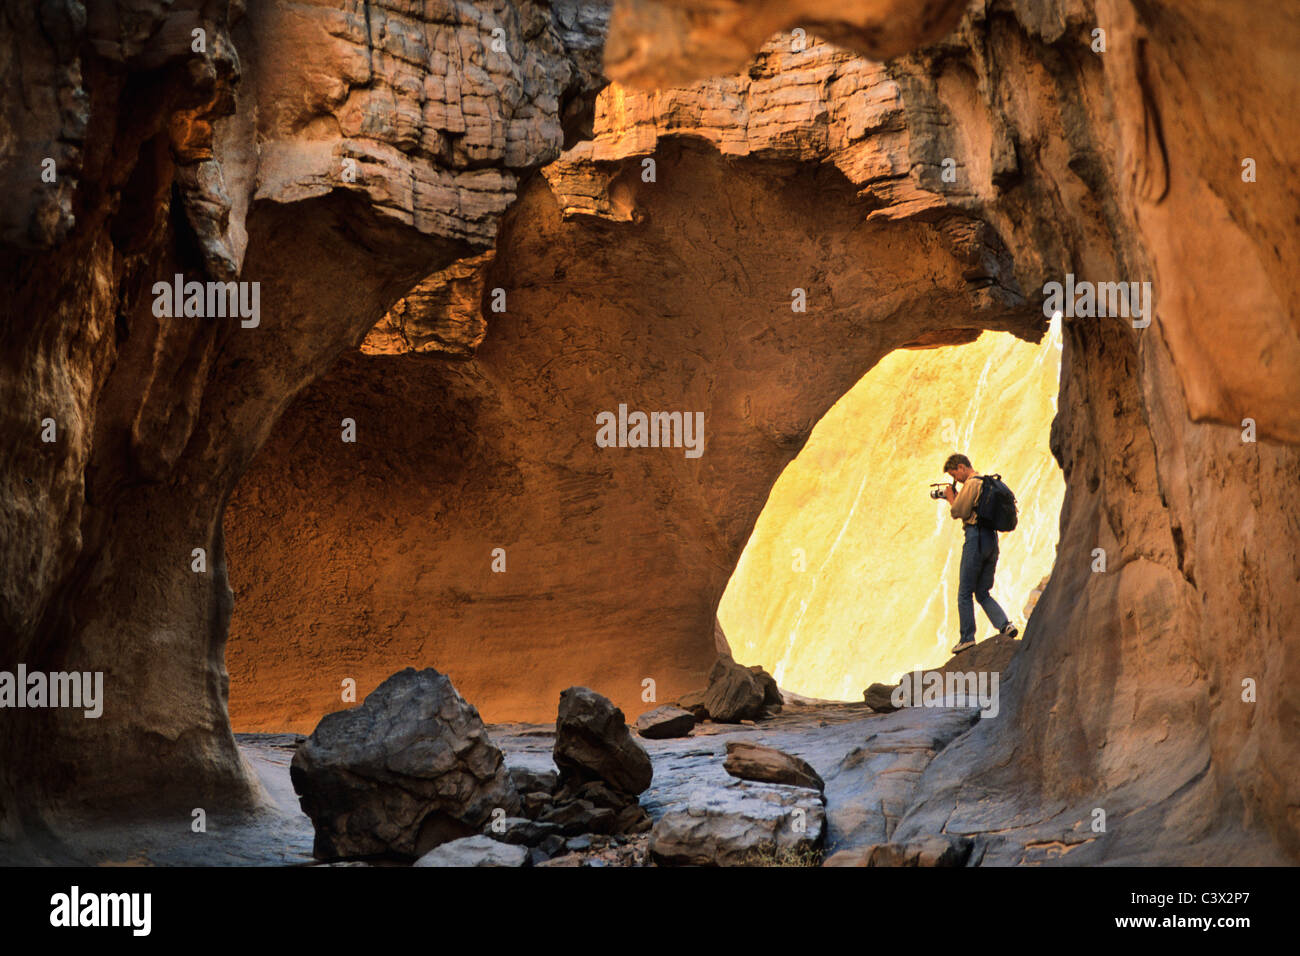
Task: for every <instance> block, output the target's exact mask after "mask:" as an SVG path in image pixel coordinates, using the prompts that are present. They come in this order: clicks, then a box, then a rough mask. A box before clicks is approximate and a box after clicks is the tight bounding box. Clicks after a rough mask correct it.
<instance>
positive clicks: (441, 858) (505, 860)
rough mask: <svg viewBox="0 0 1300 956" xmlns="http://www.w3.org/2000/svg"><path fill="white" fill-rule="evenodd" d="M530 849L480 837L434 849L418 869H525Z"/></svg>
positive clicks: (420, 861) (424, 857)
mask: <svg viewBox="0 0 1300 956" xmlns="http://www.w3.org/2000/svg"><path fill="white" fill-rule="evenodd" d="M527 862H528V848H527V847H526V846H516V845H513V844H509V843H501V842H500V841H498V840H494V839H492V838H491V837H489V836H484V835H483V834H481V833H480V834H477V835H475V836H469V837H462V838H461V839H459V840H452V841H451V842H450V843H443V844H442V845H440V846H437V847H434V848H433V849H432V850H430V851H429V852H428V853H426V854H424V856H422V857H420V858H419V859H418V860H416V861H415V865H416V866H456V867H462V866H525V865H526V864H527Z"/></svg>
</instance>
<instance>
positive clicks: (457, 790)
mask: <svg viewBox="0 0 1300 956" xmlns="http://www.w3.org/2000/svg"><path fill="white" fill-rule="evenodd" d="M289 775H290V778H291V780H292V781H293V788H294V790H296V791H297V792H298V796H299V801H300V802H301V804H302V809H303V812H304V813H306V814H307V816H309V817H310V818H311V821H312V823H313V824H314V825H315V827H316V841H315V845H314V848H313V852H314V853H315V855H316V856H317V857H319V858H321V859H337V858H341V857H359V856H376V855H396V856H400V857H406V858H409V859H415V858H417V857H420V856H422V855H423V854H425V853H426V852H428V851H429V850H431V849H432V848H433V847H435V846H437V845H439V844H441V843H445V842H448V841H451V840H455V839H457V838H460V837H464V836H469V835H470V834H473V833H477V832H479V831H481V830H482V828H483V826H484V824H486V823H487V822H489V820H490V819H491V817H492V812H493V811H494V810H497V809H501V810H504V811H505V813H506V815H507V816H516V815H517V812H518V809H519V797H518V794H517V793H516V791H515V787H514V784H513V783H512V782H511V779H510V774H509V773H508V772H507V770H506V766H505V762H504V760H503V759H502V756H501V751H500V750H498V749H497V747H496V745H494V744H493V743H492V741H491V739H489V737H488V734H487V730H486V729H485V728H484V726H483V721H482V720H480V719H479V715H478V711H477V710H476V709H475V708H474V707H473V706H471V705H470V704H468V703H466V702H465V701H464V700H463V699H462V698H461V696H460V694H458V693H457V692H456V688H455V687H453V686H452V683H451V681H450V680H449V679H448V678H447V677H446V676H445V675H443V674H440V673H438V672H437V671H436V670H433V669H432V668H430V669H427V670H422V671H417V670H415V669H414V668H409V667H408V668H407V669H406V670H404V671H401V672H399V673H397V674H394V675H393V676H392V677H390V678H388V679H387V680H386V681H384V682H383V683H382V684H380V685H379V686H378V687H377V688H375V690H374V691H373V692H372V693H371V694H370V695H369V696H368V697H366V699H365V701H364V702H363V703H362V704H361V705H360V706H359V707H354V708H352V709H351V710H342V711H337V712H335V713H332V714H327V715H325V717H323V718H322V719H321V722H320V724H319V725H317V727H316V730H315V732H314V733H312V735H311V736H310V737H308V738H307V739H306V740H305V741H303V742H302V743H301V744H300V745H299V746H298V751H297V753H295V754H294V758H293V763H292V764H291V765H290V768H289Z"/></svg>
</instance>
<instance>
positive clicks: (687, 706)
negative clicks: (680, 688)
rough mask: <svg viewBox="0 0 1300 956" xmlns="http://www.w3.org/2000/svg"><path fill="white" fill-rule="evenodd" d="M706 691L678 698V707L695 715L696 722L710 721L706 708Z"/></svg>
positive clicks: (691, 692) (693, 691) (690, 693)
mask: <svg viewBox="0 0 1300 956" xmlns="http://www.w3.org/2000/svg"><path fill="white" fill-rule="evenodd" d="M707 693H708V691H706V690H692V691H688V692H687V693H685V694H682V695H681V696H680V697H678V698H677V701H676V703H677V706H678V707H680V708H681V709H682V710H689V711H690V712H691V713H692V714H694V715H695V719H696V720H708V719H709V709H708V708H707V707H705V706H704V695H705V694H707Z"/></svg>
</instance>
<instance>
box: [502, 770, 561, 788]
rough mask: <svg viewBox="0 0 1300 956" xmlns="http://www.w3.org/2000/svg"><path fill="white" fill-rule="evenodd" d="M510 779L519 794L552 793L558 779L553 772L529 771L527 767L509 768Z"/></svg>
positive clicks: (557, 784)
mask: <svg viewBox="0 0 1300 956" xmlns="http://www.w3.org/2000/svg"><path fill="white" fill-rule="evenodd" d="M510 779H511V780H512V781H514V784H515V789H516V790H518V791H519V792H520V793H554V792H555V788H556V787H558V786H559V783H560V778H559V774H557V773H556V772H555V771H554V770H531V769H529V768H527V767H511V768H510Z"/></svg>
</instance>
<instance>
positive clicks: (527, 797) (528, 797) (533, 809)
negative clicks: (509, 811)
mask: <svg viewBox="0 0 1300 956" xmlns="http://www.w3.org/2000/svg"><path fill="white" fill-rule="evenodd" d="M523 805H524V816H526V817H528V818H529V819H530V820H536V819H537V818H538V817H540V816H541V815H542V814H544V813H546V812H547V811H548V810H550V809H551V808H552V807H553V806H554V805H555V802H554V801H553V800H552V799H551V795H550V794H549V793H540V792H539V793H526V794H524V799H523Z"/></svg>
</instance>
